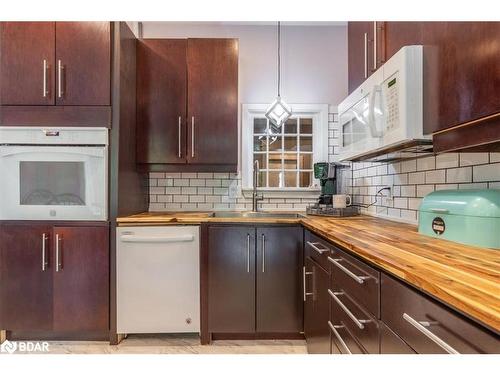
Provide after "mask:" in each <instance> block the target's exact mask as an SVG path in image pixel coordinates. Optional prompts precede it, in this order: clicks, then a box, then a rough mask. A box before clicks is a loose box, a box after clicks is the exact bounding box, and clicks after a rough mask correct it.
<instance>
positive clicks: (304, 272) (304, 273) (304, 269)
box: [302, 266, 314, 302]
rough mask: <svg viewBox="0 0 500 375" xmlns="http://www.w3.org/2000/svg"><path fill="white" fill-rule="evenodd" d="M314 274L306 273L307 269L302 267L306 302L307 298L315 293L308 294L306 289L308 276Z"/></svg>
mask: <svg viewBox="0 0 500 375" xmlns="http://www.w3.org/2000/svg"><path fill="white" fill-rule="evenodd" d="M312 274H313V273H312V272H310V271H306V267H305V266H304V267H302V282H303V286H304V289H303V290H304V302H306V299H307V296H312V295H313V294H314V293H308V292H307V289H306V276H307V275H312Z"/></svg>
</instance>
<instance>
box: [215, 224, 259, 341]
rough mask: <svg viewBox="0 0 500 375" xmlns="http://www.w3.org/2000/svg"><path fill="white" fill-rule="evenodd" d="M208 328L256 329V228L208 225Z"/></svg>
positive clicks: (221, 329) (247, 330)
mask: <svg viewBox="0 0 500 375" xmlns="http://www.w3.org/2000/svg"><path fill="white" fill-rule="evenodd" d="M208 329H209V331H210V332H218V333H252V332H255V228H254V227H225V226H211V227H209V228H208Z"/></svg>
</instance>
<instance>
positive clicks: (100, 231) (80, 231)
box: [52, 226, 109, 331]
mask: <svg viewBox="0 0 500 375" xmlns="http://www.w3.org/2000/svg"><path fill="white" fill-rule="evenodd" d="M53 238H54V243H55V244H54V250H55V252H54V256H53V259H54V262H53V264H54V265H53V267H52V268H53V271H54V273H53V274H54V330H55V331H104V330H107V329H108V327H109V228H108V227H104V226H103V227H55V228H54V236H53ZM58 264H59V265H58Z"/></svg>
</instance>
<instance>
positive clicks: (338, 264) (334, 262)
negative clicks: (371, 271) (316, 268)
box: [328, 257, 370, 284]
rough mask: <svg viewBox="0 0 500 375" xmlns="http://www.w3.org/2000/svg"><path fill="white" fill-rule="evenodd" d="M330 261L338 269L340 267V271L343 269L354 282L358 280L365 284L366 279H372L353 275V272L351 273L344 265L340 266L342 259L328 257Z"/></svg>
mask: <svg viewBox="0 0 500 375" xmlns="http://www.w3.org/2000/svg"><path fill="white" fill-rule="evenodd" d="M328 260H329V261H330V262H331V263H333V264H334V265H335V266H336V267H338V268H339V269H341V270H342V271H344V272H345V273H346V274H347V275H349V276H350V277H352V278H353V279H354V280H356V281H357V282H358V283H360V284H363V283H364V282H365V280H366V279H369V278H370V276H358V275H356V274H354V273H352V272H351V271H349V270H348V269H347V268H345V267H344V266H343V265H342V264H340V262H341V261H342V259H333V258H330V257H328Z"/></svg>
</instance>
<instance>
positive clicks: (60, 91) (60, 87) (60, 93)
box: [57, 60, 64, 98]
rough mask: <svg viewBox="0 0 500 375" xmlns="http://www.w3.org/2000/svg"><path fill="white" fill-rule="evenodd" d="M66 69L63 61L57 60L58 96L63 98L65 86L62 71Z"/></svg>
mask: <svg viewBox="0 0 500 375" xmlns="http://www.w3.org/2000/svg"><path fill="white" fill-rule="evenodd" d="M63 69H64V67H63V65H62V61H61V60H57V96H58V97H59V98H62V96H63V94H64V92H63V84H62V76H63V74H62V70H63Z"/></svg>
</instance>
